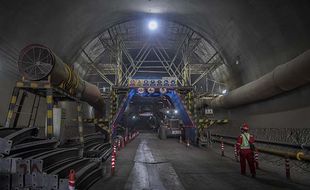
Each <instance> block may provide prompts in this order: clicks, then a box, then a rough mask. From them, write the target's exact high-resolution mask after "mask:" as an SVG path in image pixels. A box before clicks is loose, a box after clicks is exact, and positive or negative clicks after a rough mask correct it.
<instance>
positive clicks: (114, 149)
mask: <svg viewBox="0 0 310 190" xmlns="http://www.w3.org/2000/svg"><path fill="white" fill-rule="evenodd" d="M113 153H114V154H115V159H116V143H114V144H113Z"/></svg>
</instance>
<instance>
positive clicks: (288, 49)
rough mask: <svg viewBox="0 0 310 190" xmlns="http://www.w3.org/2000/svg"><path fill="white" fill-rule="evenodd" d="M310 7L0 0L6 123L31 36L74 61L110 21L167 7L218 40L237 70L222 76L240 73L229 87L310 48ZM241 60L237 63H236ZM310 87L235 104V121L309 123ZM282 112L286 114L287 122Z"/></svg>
mask: <svg viewBox="0 0 310 190" xmlns="http://www.w3.org/2000/svg"><path fill="white" fill-rule="evenodd" d="M309 9H310V2H309V1H307V0H300V1H289V0H284V1H280V0H274V1H268V0H264V1H251V0H247V1H246V0H245V1H231V0H223V1H216V0H207V1H206V0H199V1H195V2H194V1H186V0H179V1H168V0H160V1H142V0H133V1H125V0H116V1H113V2H111V1H108V0H101V1H100V0H97V1H91V2H90V1H82V0H76V1H61V0H56V1H49V2H46V1H45V2H44V1H17V0H13V1H3V2H1V3H0V14H1V16H0V28H1V30H0V47H1V50H0V63H1V67H0V69H1V71H0V73H1V75H0V76H1V78H3V80H0V83H1V85H0V91H1V92H3V93H1V95H0V97H1V99H2V100H3V103H2V104H1V107H0V113H1V117H0V124H3V123H4V116H5V113H6V111H7V108H8V102H9V96H10V92H8V91H9V90H8V89H10V88H12V87H13V82H12V81H14V80H16V79H17V78H18V77H17V76H18V74H17V73H16V70H15V71H12V72H13V74H12V75H14V76H11V75H9V74H7V71H8V69H9V68H11V67H14V66H16V60H17V57H16V55H17V54H18V51H19V50H20V49H21V48H23V47H24V46H25V45H28V44H29V43H34V42H35V43H42V44H44V45H46V46H48V47H50V48H51V49H52V50H53V51H55V53H56V54H57V55H59V57H61V58H62V59H63V60H64V61H65V62H67V63H72V61H73V59H74V57H75V55H76V53H78V51H79V50H80V48H81V47H82V46H83V45H84V44H85V43H87V42H88V41H89V40H91V39H92V38H93V37H94V36H96V35H97V34H98V33H100V32H102V31H103V30H104V29H106V28H108V27H109V26H111V25H113V24H116V23H119V22H123V21H126V20H128V19H134V18H141V17H146V16H149V15H150V12H152V13H160V15H159V14H154V15H158V17H159V18H161V19H169V20H172V21H176V22H179V23H181V24H184V25H187V26H189V27H191V28H193V29H194V30H196V31H197V32H199V33H200V34H202V35H203V36H204V37H205V38H207V39H208V40H209V41H210V42H211V43H212V44H213V46H214V47H215V48H216V49H217V50H218V51H219V52H220V54H221V55H222V56H223V57H224V59H225V61H226V64H227V66H228V67H229V68H230V69H231V72H232V73H233V75H231V76H232V77H229V78H226V79H224V78H223V79H222V80H223V81H222V82H225V83H227V80H232V81H234V83H232V84H233V85H231V86H229V87H228V88H230V89H233V88H236V87H238V86H241V85H243V84H246V83H248V82H250V81H253V80H255V79H257V78H259V77H260V76H262V75H264V74H265V73H267V72H270V71H271V70H272V69H273V68H275V67H276V66H277V65H279V64H283V63H285V62H287V61H289V60H290V59H292V58H293V57H295V56H297V55H299V54H300V53H302V52H303V51H305V50H306V49H309V48H310V36H309V33H310V19H309V18H310V12H309V11H308V10H309ZM55 11H57V14H55ZM7 18H10V19H9V20H8V19H7ZM4 50H5V51H4ZM5 52H9V53H10V55H11V56H7V55H6V53H5ZM237 60H238V61H239V64H238V65H237V64H235V62H236V61H237ZM13 70H14V69H13ZM14 72H15V73H14ZM4 73H5V74H4ZM219 78H220V77H219ZM309 95H310V91H309V90H308V88H307V87H303V88H300V89H298V90H295V91H294V92H289V93H286V94H285V95H280V96H277V97H274V98H272V99H270V100H267V101H264V102H260V103H255V104H251V105H248V106H242V107H240V108H235V109H232V110H229V111H228V112H229V119H230V120H231V121H232V123H231V124H232V127H233V128H232V129H233V131H236V132H237V131H238V130H237V128H238V126H239V124H240V123H242V122H243V121H244V120H245V118H247V119H249V123H250V125H251V126H253V128H256V127H262V126H266V127H269V126H270V124H272V126H273V127H279V128H288V127H297V126H298V127H301V126H302V127H308V126H307V125H308V124H309V121H305V120H304V121H303V120H302V119H307V118H306V117H304V115H305V113H307V111H308V110H309V109H310V108H309V103H308V102H309V100H307V99H306V98H303V97H307V96H309ZM283 99H285V100H283ZM302 101H304V102H305V103H304V104H302V103H301V102H302ZM282 106H283V107H282ZM266 108H270V109H271V108H272V109H274V110H273V111H268V109H266ZM276 108H278V109H276ZM280 108H281V109H280ZM272 116H277V117H276V118H273V117H272ZM284 116H285V117H284ZM267 118H268V119H267ZM278 118H283V119H284V120H283V121H282V123H279V122H278ZM285 121H287V122H285ZM292 121H294V123H295V125H294V126H293V125H292Z"/></svg>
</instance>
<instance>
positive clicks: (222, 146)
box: [221, 138, 224, 156]
mask: <svg viewBox="0 0 310 190" xmlns="http://www.w3.org/2000/svg"><path fill="white" fill-rule="evenodd" d="M221 151H222V156H224V142H223V138H221Z"/></svg>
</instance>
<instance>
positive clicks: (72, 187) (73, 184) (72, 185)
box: [69, 170, 75, 190]
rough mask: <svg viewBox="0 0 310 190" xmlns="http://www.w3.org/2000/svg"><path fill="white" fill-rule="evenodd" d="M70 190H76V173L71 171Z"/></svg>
mask: <svg viewBox="0 0 310 190" xmlns="http://www.w3.org/2000/svg"><path fill="white" fill-rule="evenodd" d="M69 190H75V171H74V170H70V172H69Z"/></svg>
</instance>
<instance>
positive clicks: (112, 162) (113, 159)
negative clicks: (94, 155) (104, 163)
mask: <svg viewBox="0 0 310 190" xmlns="http://www.w3.org/2000/svg"><path fill="white" fill-rule="evenodd" d="M115 161H116V160H115V153H114V152H113V153H112V158H111V175H114V173H115Z"/></svg>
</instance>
